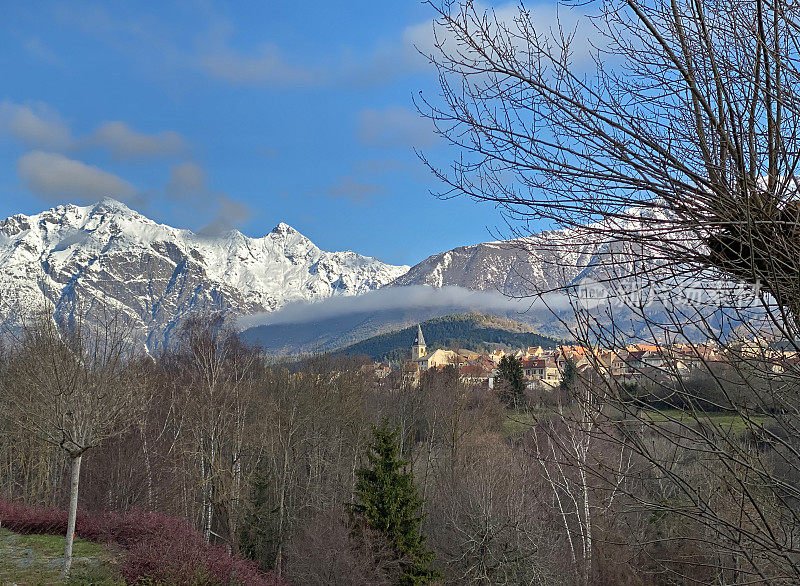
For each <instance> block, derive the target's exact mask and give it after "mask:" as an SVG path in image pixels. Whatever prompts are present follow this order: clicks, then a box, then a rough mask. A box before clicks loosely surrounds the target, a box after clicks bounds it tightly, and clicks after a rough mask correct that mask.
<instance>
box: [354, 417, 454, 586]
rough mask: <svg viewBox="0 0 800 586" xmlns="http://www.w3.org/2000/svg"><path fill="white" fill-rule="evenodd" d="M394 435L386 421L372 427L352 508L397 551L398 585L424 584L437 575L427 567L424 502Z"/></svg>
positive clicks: (430, 553) (429, 561) (395, 434)
mask: <svg viewBox="0 0 800 586" xmlns="http://www.w3.org/2000/svg"><path fill="white" fill-rule="evenodd" d="M397 436H398V432H397V430H395V429H390V428H389V427H388V425H387V424H386V422H384V424H383V425H382V426H381V427H378V428H375V429H373V441H372V445H371V446H370V451H369V453H368V455H367V457H368V459H369V465H368V466H367V467H365V468H362V469H360V470H359V471H358V482H357V483H356V490H355V496H356V500H357V502H356V503H355V504H354V505H353V511H354V513H355V514H356V515H357V516H359V517H360V518H361V519H363V520H364V521H366V523H367V524H368V525H369V527H370V528H372V529H374V530H376V531H380V532H381V533H382V534H383V535H384V537H385V538H386V539H387V541H388V542H389V543H391V545H392V546H393V548H394V549H395V551H396V552H397V554H398V558H400V563H401V567H402V575H401V577H400V580H399V582H398V584H400V585H402V586H411V585H417V584H426V583H428V582H430V581H431V580H432V579H434V578H436V577H437V576H438V574H437V572H436V571H435V570H432V569H431V568H430V563H431V562H432V561H433V558H434V554H433V553H432V552H429V551H428V550H427V549H426V547H425V536H424V535H422V534H421V533H420V526H421V525H422V520H423V518H424V516H423V515H421V514H419V509H420V507H421V506H422V502H423V501H422V499H421V498H420V496H419V494H418V493H417V489H416V487H415V486H414V478H413V475H412V474H411V473H410V472H406V471H405V467H406V466H407V465H408V462H407V461H406V460H403V459H402V458H400V444H399V441H398V437H397Z"/></svg>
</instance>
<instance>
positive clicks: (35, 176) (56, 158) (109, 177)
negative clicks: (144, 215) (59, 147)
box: [17, 150, 136, 202]
mask: <svg viewBox="0 0 800 586" xmlns="http://www.w3.org/2000/svg"><path fill="white" fill-rule="evenodd" d="M17 172H18V173H19V176H20V178H21V179H22V181H23V182H24V183H25V185H26V186H27V188H28V189H29V190H30V191H31V192H32V193H34V194H36V195H38V196H40V197H43V198H46V199H60V198H64V197H69V198H72V199H75V200H79V201H84V202H91V201H96V200H98V199H100V198H103V197H113V198H115V199H120V200H125V199H130V198H131V197H134V196H135V195H136V188H135V187H134V186H133V185H131V184H130V183H128V182H127V181H125V180H124V179H122V178H120V177H117V176H116V175H113V174H112V173H108V172H106V171H103V170H102V169H100V168H98V167H94V166H92V165H87V164H86V163H82V162H81V161H76V160H74V159H68V158H67V157H65V156H64V155H60V154H58V153H51V152H45V151H38V150H37V151H31V152H29V153H27V154H25V155H23V156H22V157H20V159H19V160H18V161H17Z"/></svg>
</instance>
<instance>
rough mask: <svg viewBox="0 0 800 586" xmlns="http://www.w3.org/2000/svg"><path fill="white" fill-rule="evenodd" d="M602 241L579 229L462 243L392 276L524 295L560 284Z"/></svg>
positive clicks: (433, 284)
mask: <svg viewBox="0 0 800 586" xmlns="http://www.w3.org/2000/svg"><path fill="white" fill-rule="evenodd" d="M601 249H602V243H599V242H597V241H596V239H592V238H589V237H587V235H585V234H582V233H581V232H579V231H578V230H575V229H571V230H558V231H550V232H543V233H541V234H537V235H534V236H532V237H529V238H520V239H517V240H508V241H499V242H486V243H482V244H476V245H474V246H461V247H459V248H454V249H453V250H448V251H447V252H441V253H439V254H434V255H432V256H430V257H428V258H426V259H425V260H423V261H422V262H420V263H418V264H416V265H414V266H413V267H411V269H410V270H409V271H408V272H407V273H404V274H403V275H401V276H400V277H398V278H397V279H395V281H394V282H392V285H394V286H407V285H429V286H431V287H445V286H457V287H464V288H466V289H472V290H478V291H500V292H501V293H503V294H505V295H511V296H524V295H529V294H531V292H532V291H546V290H551V289H556V288H559V287H563V286H565V285H567V284H569V283H570V282H572V281H573V279H575V277H577V276H578V275H579V274H580V273H581V271H583V270H584V269H585V268H586V267H588V266H590V265H591V264H592V262H595V261H596V255H597V253H598V252H599V251H600V250H601Z"/></svg>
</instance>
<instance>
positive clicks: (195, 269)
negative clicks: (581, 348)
mask: <svg viewBox="0 0 800 586" xmlns="http://www.w3.org/2000/svg"><path fill="white" fill-rule="evenodd" d="M627 229H628V230H636V229H637V226H636V222H635V221H634V222H633V223H631V225H630V226H629V227H627ZM621 248H622V245H621V243H619V242H614V241H608V240H607V241H598V239H597V238H596V236H593V235H592V233H591V231H587V230H583V229H581V228H572V229H566V230H556V231H550V232H544V233H541V234H536V235H533V236H531V237H528V238H521V239H517V240H512V241H502V242H488V243H484V244H478V245H474V246H465V247H459V248H455V249H453V250H450V251H446V252H442V253H439V254H435V255H433V256H430V257H429V258H427V259H425V260H423V261H422V262H420V263H418V264H417V265H415V266H413V267H408V266H394V265H389V264H386V263H383V262H380V261H378V260H376V259H374V258H370V257H367V256H362V255H359V254H356V253H354V252H326V251H323V250H320V249H319V248H318V247H317V246H315V245H314V244H313V243H312V242H311V241H310V240H309V239H308V238H306V237H305V236H303V235H302V234H300V233H299V232H297V231H296V230H294V229H293V228H292V227H290V226H288V225H286V224H283V223H281V224H278V225H277V226H276V227H275V228H274V229H273V230H272V231H271V232H269V233H268V234H267V235H265V236H263V237H261V238H249V237H247V236H244V235H243V234H241V233H240V232H238V231H236V230H233V231H231V232H229V233H227V234H225V235H222V236H216V237H211V236H203V235H200V234H194V233H192V232H191V231H189V230H182V229H177V228H172V227H170V226H166V225H163V224H159V223H157V222H154V221H153V220H150V219H148V218H147V217H145V216H143V215H142V214H139V213H137V212H136V211H133V210H131V209H129V208H128V207H127V206H125V205H124V204H122V203H120V202H117V201H114V200H111V199H106V200H103V201H101V202H99V203H97V204H95V205H91V206H75V205H64V206H58V207H55V208H52V209H50V210H47V211H44V212H41V213H39V214H35V215H31V216H26V215H22V214H17V215H15V216H12V217H10V218H7V219H5V220H3V221H0V326H9V325H11V326H14V325H15V324H16V323H17V322H18V320H19V318H20V316H21V315H24V314H25V312H29V311H30V310H31V309H35V308H36V307H40V306H42V304H43V303H44V301H45V300H48V301H50V302H51V303H52V304H53V305H54V307H55V312H56V314H58V315H59V316H61V317H68V316H71V315H74V314H75V312H76V311H83V312H88V313H89V314H90V315H91V312H92V311H93V310H94V308H96V307H98V306H99V305H103V304H105V305H110V306H111V307H115V308H118V309H119V310H120V311H122V312H123V313H124V314H125V315H127V316H128V317H129V318H130V319H131V321H132V322H133V323H134V325H135V327H136V328H137V330H138V331H139V333H140V334H141V337H142V339H143V341H144V343H145V344H146V345H147V347H149V348H150V349H155V348H158V347H160V346H162V345H164V344H168V343H169V342H170V340H172V339H174V335H175V332H176V329H177V328H178V327H179V324H180V323H181V322H182V320H184V319H185V318H186V316H188V315H189V314H191V313H193V312H216V311H221V312H225V313H226V314H227V315H229V316H232V317H235V318H241V317H242V316H253V315H261V316H266V318H265V319H263V320H262V321H260V322H259V320H258V319H248V322H247V325H248V327H249V329H247V331H245V332H244V333H243V336H244V337H245V338H246V339H248V340H251V341H254V342H258V343H260V344H262V345H263V346H264V347H265V348H267V349H269V350H270V351H273V352H276V353H282V354H288V353H297V352H321V351H329V350H333V349H337V348H341V347H343V346H348V345H352V344H355V343H357V342H359V341H361V340H364V339H367V338H371V337H373V336H375V335H376V334H383V333H387V332H390V331H393V330H398V329H402V328H404V327H407V326H411V325H413V324H416V323H417V322H420V321H425V320H429V319H432V318H435V317H442V316H445V315H449V314H455V313H469V312H474V311H478V312H481V313H487V312H488V313H494V314H497V315H501V316H505V317H513V318H514V319H517V320H522V321H525V322H528V323H529V324H531V325H532V326H533V329H535V330H537V331H539V332H540V333H543V334H548V335H551V336H556V337H564V330H563V328H562V327H561V326H562V324H561V323H559V320H556V319H554V318H553V316H552V314H551V313H550V312H549V310H547V311H544V310H542V309H541V308H539V309H537V310H531V311H527V313H525V314H522V312H525V311H526V309H525V308H524V307H523V308H521V309H519V308H510V309H507V308H505V307H504V306H502V307H499V308H498V307H497V303H496V302H493V305H491V307H488V308H487V307H486V304H485V303H483V302H482V301H480V300H478V301H475V300H474V299H472V298H469V299H466V300H465V299H464V297H465V296H464V295H457V296H453V295H452V292H453V291H464V292H466V293H469V294H470V295H476V294H478V292H483V293H485V295H486V296H491V295H494V296H495V297H500V298H502V299H503V301H505V300H506V298H505V297H504V295H506V296H511V297H524V296H526V295H529V294H531V293H532V292H541V291H545V290H557V289H559V288H563V287H567V286H570V285H572V284H575V283H576V282H582V281H584V280H586V279H590V280H591V279H594V280H596V281H603V280H604V279H607V278H608V272H607V266H605V259H607V258H609V256H612V255H617V256H619V255H620V250H621ZM645 263H649V265H653V264H654V261H648V260H645ZM613 268H614V275H613V278H619V277H625V275H626V274H627V275H632V274H638V273H640V272H641V270H642V267H641V266H635V265H634V264H631V265H630V266H626V265H625V264H624V263H619V262H617V261H615V263H614V267H613ZM650 268H652V266H651V267H650ZM402 287H405V288H406V289H401V288H402ZM414 287H416V289H414ZM420 288H422V289H424V290H426V291H427V290H431V291H432V290H434V289H435V290H436V291H441V292H442V297H443V299H438V300H437V302H436V303H435V304H427V303H424V302H423V303H419V302H418V303H416V304H413V303H411V301H410V300H409V299H408V297H409V296H410V294H409V295H407V294H406V292H413V291H417V292H418V291H419V289H420ZM429 288H434V289H429ZM379 289H380V291H378V290H379ZM390 290H391V291H398V294H397V295H394V296H391V295H387V296H384V297H387V298H388V297H393V298H394V299H393V301H392V303H386V302H385V299H383V298H382V299H383V301H381V303H379V304H377V305H376V304H375V303H374V301H375V296H376V295H378V294H379V293H383V292H385V291H390ZM362 297H363V299H364V305H363V306H361V305H360V304H361V299H362ZM349 298H353V299H354V300H355V302H354V303H352V304H350V306H349V309H347V311H344V310H337V311H336V312H327V313H326V312H318V313H319V316H318V317H314V318H313V319H312V318H311V317H309V316H310V315H311V314H314V310H315V309H316V308H317V306H323V307H326V304H328V305H330V304H331V303H332V302H333V301H336V300H339V299H349ZM451 298H452V300H451ZM369 300H371V301H370V303H372V305H370V303H367V301H369ZM320 302H321V303H320ZM298 303H312V305H309V306H308V308H306V307H305V306H302V305H300V306H299V309H298ZM501 305H502V304H501ZM291 307H295V311H294V315H295V319H293V320H288V319H285V316H284V318H283V319H280V320H277V319H272V318H271V317H270V316H272V315H276V316H277V315H280V314H282V313H283V312H285V310H286V308H291ZM658 310H659V309H658V306H654V309H653V311H656V312H657V311H658ZM558 311H562V312H563V313H562V317H563V316H564V315H566V313H568V312H569V308H561V309H560V310H558ZM306 314H308V315H306ZM635 320H636V317H635V316H632V317H631V324H632V326H631V331H632V332H635V331H636V328H637V324H636V323H635ZM259 324H263V325H259ZM250 326H252V327H250Z"/></svg>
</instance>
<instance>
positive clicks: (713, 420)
mask: <svg viewBox="0 0 800 586" xmlns="http://www.w3.org/2000/svg"><path fill="white" fill-rule="evenodd" d="M546 415H547V412H546V410H538V411H536V412H531V411H522V410H519V411H508V412H507V413H506V415H505V417H504V419H503V422H502V430H503V434H504V435H505V436H506V437H512V436H516V435H519V434H521V433H525V432H526V431H528V430H529V429H531V428H532V427H533V426H534V425H535V423H536V417H537V416H538V417H543V416H546ZM638 418H641V419H642V420H649V421H652V422H653V423H665V422H668V421H680V422H681V423H684V424H686V425H694V424H695V418H697V419H698V420H699V421H701V422H703V423H709V424H711V425H713V426H714V427H715V428H717V429H719V430H720V431H722V432H728V433H734V434H736V435H739V434H742V433H744V432H746V431H748V430H750V428H751V426H752V425H753V424H756V425H763V424H764V423H766V422H767V421H769V417H768V416H766V415H756V416H753V417H751V418H750V420H751V422H750V423H748V421H746V420H745V419H743V418H742V417H741V416H740V415H736V414H731V413H714V412H711V413H705V414H703V413H700V414H697V415H695V414H693V413H690V412H687V411H682V410H680V409H660V410H655V409H653V410H649V409H648V410H642V411H641V412H640V413H639V415H638Z"/></svg>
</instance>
